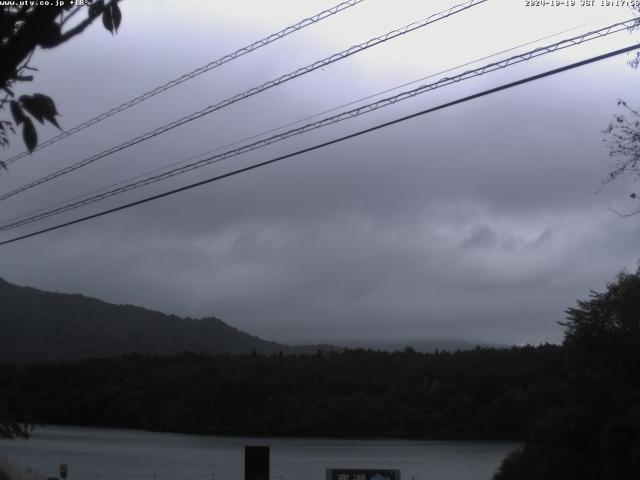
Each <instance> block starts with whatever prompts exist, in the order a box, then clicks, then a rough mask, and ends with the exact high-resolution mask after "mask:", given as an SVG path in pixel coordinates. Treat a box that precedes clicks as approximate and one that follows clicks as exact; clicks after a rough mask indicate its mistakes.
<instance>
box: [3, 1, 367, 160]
mask: <svg viewBox="0 0 640 480" xmlns="http://www.w3.org/2000/svg"><path fill="white" fill-rule="evenodd" d="M361 2H364V0H348V1H346V2H342V3H340V4H338V5H336V6H334V7H331V8H329V9H327V10H323V11H322V12H320V13H318V14H316V15H314V16H312V17H309V18H305V19H303V20H300V21H299V22H298V23H296V24H294V25H291V26H289V27H287V28H284V29H282V30H280V31H279V32H276V33H272V34H271V35H268V36H266V37H264V38H262V39H260V40H258V41H256V42H253V43H252V44H250V45H247V46H246V47H242V48H240V49H238V50H236V51H235V52H233V53H229V54H227V55H225V56H223V57H220V58H218V59H217V60H214V61H212V62H209V63H207V64H206V65H203V66H201V67H198V68H196V69H195V70H193V71H191V72H189V73H186V74H184V75H182V76H180V77H178V78H175V79H173V80H171V81H169V82H167V83H165V84H163V85H160V86H158V87H156V88H154V89H152V90H149V91H147V92H145V93H143V94H142V95H139V96H137V97H135V98H132V99H131V100H129V101H127V102H125V103H123V104H121V105H118V106H117V107H114V108H112V109H110V110H107V111H106V112H104V113H101V114H100V115H96V116H95V117H93V118H90V119H89V120H87V121H85V122H82V123H80V124H78V125H76V126H75V127H72V128H70V129H68V130H65V131H64V132H62V133H60V134H58V135H56V136H55V137H52V138H50V139H48V140H46V141H44V142H42V143H40V144H39V145H38V146H36V148H35V149H34V150H42V149H43V148H46V147H48V146H49V145H53V144H54V143H57V142H59V141H60V140H62V139H64V138H67V137H69V136H71V135H73V134H74V133H78V132H80V131H82V130H84V129H85V128H89V127H91V126H92V125H95V124H97V123H100V122H102V121H103V120H106V119H107V118H109V117H112V116H114V115H116V114H118V113H120V112H123V111H125V110H128V109H129V108H131V107H133V106H135V105H137V104H139V103H142V102H144V101H145V100H148V99H150V98H151V97H154V96H156V95H158V94H159V93H162V92H164V91H165V90H169V89H170V88H173V87H175V86H177V85H180V84H181V83H184V82H186V81H188V80H191V79H193V78H195V77H197V76H198V75H202V74H203V73H206V72H208V71H210V70H213V69H214V68H217V67H220V66H222V65H224V64H225V63H228V62H230V61H232V60H235V59H237V58H239V57H242V56H243V55H246V54H247V53H251V52H253V51H255V50H258V49H259V48H262V47H264V46H267V45H269V44H270V43H273V42H275V41H277V40H280V39H282V38H284V37H286V36H288V35H291V34H292V33H295V32H297V31H298V30H302V29H303V28H305V27H308V26H310V25H313V24H315V23H318V22H320V21H321V20H324V19H325V18H328V17H331V16H332V15H335V14H336V13H339V12H341V11H343V10H346V9H347V8H350V7H353V6H355V5H357V4H359V3H361ZM29 153H30V152H29V151H28V150H25V151H24V152H21V153H19V154H17V155H14V156H13V157H11V158H9V159H8V160H5V161H4V164H5V165H10V164H11V163H13V162H15V161H16V160H19V159H21V158H23V157H26V156H27V155H29Z"/></svg>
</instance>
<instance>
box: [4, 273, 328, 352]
mask: <svg viewBox="0 0 640 480" xmlns="http://www.w3.org/2000/svg"><path fill="white" fill-rule="evenodd" d="M0 308H1V309H2V315H1V316H0V329H1V331H2V333H3V334H2V336H0V362H10V363H32V362H47V361H69V360H80V359H84V358H95V357H113V356H121V355H125V354H129V353H144V354H160V355H171V354H177V353H181V352H183V351H191V352H201V353H209V354H214V355H215V354H229V355H237V354H247V353H251V352H253V351H255V352H256V353H259V354H272V353H278V352H280V351H282V352H283V353H288V354H290V353H299V352H300V353H301V352H303V351H306V350H309V349H313V348H314V347H313V346H306V347H290V346H288V345H284V344H280V343H277V342H273V341H269V340H264V339H261V338H259V337H257V336H254V335H250V334H248V333H245V332H242V331H240V330H238V329H237V328H235V327H233V326H231V325H228V324H227V323H225V322H223V321H222V320H220V319H218V318H216V317H214V316H208V317H203V318H200V319H194V318H191V317H179V316H177V315H172V314H165V313H162V312H158V311H155V310H150V309H147V308H143V307H138V306H134V305H129V304H127V305H116V304H112V303H109V302H105V301H104V300H100V299H97V298H92V297H87V296H85V295H82V294H77V293H74V294H69V293H58V292H48V291H43V290H39V289H37V288H33V287H23V286H18V285H15V284H12V283H10V282H8V281H7V280H5V279H3V278H1V277H0ZM313 351H315V350H313Z"/></svg>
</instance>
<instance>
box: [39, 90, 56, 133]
mask: <svg viewBox="0 0 640 480" xmlns="http://www.w3.org/2000/svg"><path fill="white" fill-rule="evenodd" d="M32 98H33V102H34V104H35V105H37V108H38V110H39V112H40V113H41V114H42V116H43V117H44V119H45V120H47V121H48V122H49V123H52V124H53V125H55V126H56V127H58V128H60V125H58V122H57V120H56V118H55V117H56V115H59V113H58V110H57V109H56V104H55V102H54V101H53V99H52V98H51V97H49V96H47V95H44V94H42V93H34V94H33V96H32ZM61 130H62V129H61Z"/></svg>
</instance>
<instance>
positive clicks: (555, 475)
mask: <svg viewBox="0 0 640 480" xmlns="http://www.w3.org/2000/svg"><path fill="white" fill-rule="evenodd" d="M566 313H567V320H566V322H563V323H562V324H561V325H562V326H564V327H565V338H564V343H563V348H565V349H566V351H567V354H568V358H569V362H570V363H569V371H570V372H571V375H570V376H569V377H568V385H567V386H568V392H569V394H570V395H569V397H568V399H567V401H566V402H565V403H564V404H562V405H556V406H554V408H552V409H550V410H549V411H548V412H547V413H546V415H545V416H544V417H543V418H541V419H540V420H539V421H538V422H536V423H535V424H534V425H533V426H532V428H531V429H530V430H529V432H528V435H527V440H526V443H525V445H524V446H523V447H522V448H520V449H518V450H516V451H515V452H513V453H512V454H511V455H509V457H507V459H505V461H504V462H503V464H502V465H501V467H500V469H499V471H498V472H497V473H496V475H495V477H494V480H511V479H518V480H529V479H531V480H533V479H540V478H545V479H550V480H553V479H563V480H566V479H580V480H632V479H637V478H640V376H639V375H638V368H639V367H638V366H639V365H640V268H638V270H637V271H636V272H635V273H628V272H626V271H623V272H621V273H619V274H618V275H617V276H616V278H615V279H614V281H612V282H611V283H609V284H608V285H607V287H606V290H605V291H603V292H596V291H592V292H591V294H590V296H589V299H588V300H582V301H578V302H577V305H576V306H575V307H572V308H569V309H568V310H567V312H566Z"/></svg>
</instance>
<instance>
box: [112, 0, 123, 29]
mask: <svg viewBox="0 0 640 480" xmlns="http://www.w3.org/2000/svg"><path fill="white" fill-rule="evenodd" d="M111 17H112V18H113V28H114V29H115V31H116V32H117V31H118V28H120V23H121V22H122V12H121V11H120V7H119V6H118V4H117V3H114V4H113V5H111Z"/></svg>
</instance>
